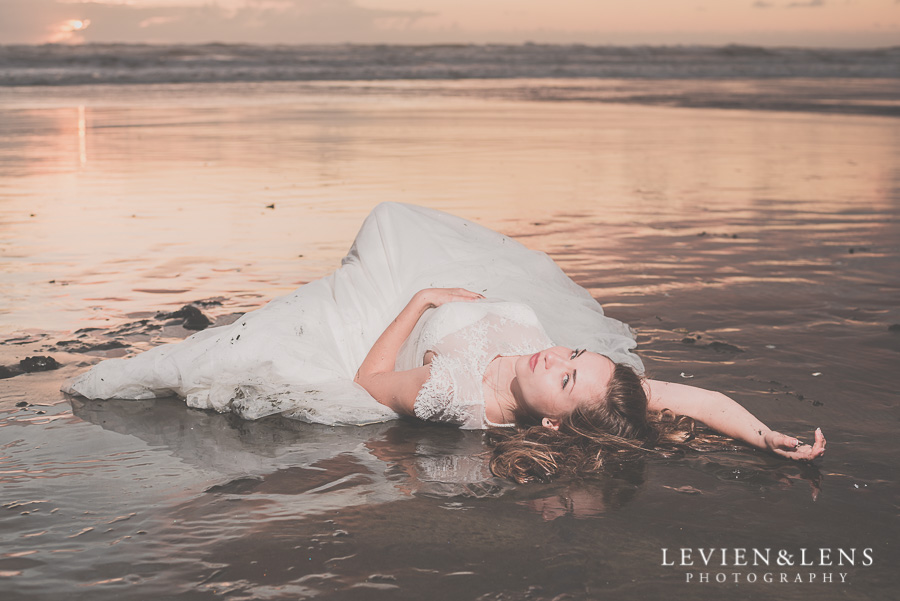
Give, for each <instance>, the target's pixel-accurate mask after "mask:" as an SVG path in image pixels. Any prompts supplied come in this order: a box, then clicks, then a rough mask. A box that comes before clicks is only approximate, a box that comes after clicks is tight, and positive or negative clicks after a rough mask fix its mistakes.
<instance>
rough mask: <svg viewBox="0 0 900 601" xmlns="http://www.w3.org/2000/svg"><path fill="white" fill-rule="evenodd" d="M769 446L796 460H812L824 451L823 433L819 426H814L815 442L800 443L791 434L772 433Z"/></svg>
mask: <svg viewBox="0 0 900 601" xmlns="http://www.w3.org/2000/svg"><path fill="white" fill-rule="evenodd" d="M771 441H772V442H771V446H770V448H771V449H772V451H774V452H775V453H776V454H778V455H781V456H782V457H787V458H789V459H796V460H798V461H812V460H813V459H816V458H817V457H821V456H822V455H823V454H824V453H825V435H824V434H822V430H821V429H820V428H816V433H815V442H813V444H811V445H809V444H802V443H801V442H800V441H799V440H797V439H796V438H794V437H793V436H786V435H784V434H781V433H774V436H773V438H772V439H771Z"/></svg>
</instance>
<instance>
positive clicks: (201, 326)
mask: <svg viewBox="0 0 900 601" xmlns="http://www.w3.org/2000/svg"><path fill="white" fill-rule="evenodd" d="M156 317H157V318H160V319H171V318H175V319H183V320H184V322H183V323H182V324H181V326H182V327H183V328H184V329H185V330H205V329H206V328H208V327H209V326H210V325H212V321H210V319H209V318H208V317H207V316H206V315H204V314H203V312H202V311H200V309H198V308H197V307H195V306H194V305H185V306H183V307H182V308H180V309H178V310H177V311H175V312H174V313H160V314H159V315H157V316H156Z"/></svg>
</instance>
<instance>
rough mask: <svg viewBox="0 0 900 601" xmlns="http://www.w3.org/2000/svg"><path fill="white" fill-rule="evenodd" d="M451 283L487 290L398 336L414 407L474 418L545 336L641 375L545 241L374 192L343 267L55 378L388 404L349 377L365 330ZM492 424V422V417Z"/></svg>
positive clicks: (221, 398) (279, 399) (208, 399)
mask: <svg viewBox="0 0 900 601" xmlns="http://www.w3.org/2000/svg"><path fill="white" fill-rule="evenodd" d="M435 287H461V288H466V289H469V290H472V291H475V292H480V293H482V294H483V295H484V296H485V297H487V300H484V301H477V302H466V303H449V304H446V305H443V306H442V307H439V308H437V309H430V310H428V311H426V313H425V315H423V317H422V318H421V319H420V320H419V322H418V323H417V324H416V327H415V329H414V331H413V332H412V334H411V335H410V336H409V338H408V339H407V341H406V343H405V344H404V345H403V347H402V348H401V350H400V352H399V354H398V357H397V362H396V368H397V369H398V370H403V369H412V368H414V367H419V366H422V365H423V360H424V357H425V354H426V353H427V352H428V351H433V359H432V361H431V375H430V377H429V379H428V381H427V382H426V383H425V385H424V386H423V387H422V389H421V390H420V392H419V395H418V397H417V399H416V404H415V412H416V415H417V416H418V417H420V418H422V419H426V420H433V421H444V422H450V423H455V424H458V425H459V426H460V427H463V428H484V427H488V426H490V425H496V424H491V423H490V422H488V421H487V419H486V418H485V415H484V397H483V393H482V377H483V374H484V371H485V369H486V367H487V365H488V363H489V362H490V361H491V360H492V359H493V358H494V357H496V356H497V355H519V354H531V353H534V352H537V351H539V350H542V349H544V348H547V347H549V346H553V345H561V346H567V347H571V348H585V349H588V350H590V351H594V352H598V353H602V354H604V355H606V356H607V357H609V358H610V359H612V360H613V361H615V362H617V363H625V364H628V365H630V366H631V367H632V368H634V369H635V370H636V371H638V372H639V373H641V372H643V366H642V364H641V361H640V359H639V358H638V357H637V355H635V354H633V353H632V352H631V349H632V348H634V346H635V341H634V337H633V335H632V333H631V331H630V329H629V328H628V326H627V325H625V324H623V323H621V322H619V321H616V320H614V319H611V318H608V317H606V316H604V315H603V309H602V308H601V306H600V304H599V303H598V302H597V301H596V300H594V299H593V298H592V297H591V295H590V294H589V293H588V292H587V291H586V290H585V289H583V288H581V287H580V286H578V285H577V284H575V283H574V282H573V281H572V280H571V279H570V278H569V277H568V276H566V275H565V274H564V273H563V272H562V270H560V269H559V267H558V266H557V265H556V264H555V263H554V262H553V261H552V260H551V259H550V258H549V257H548V256H547V255H546V254H544V253H542V252H538V251H532V250H529V249H527V248H525V247H524V246H523V245H521V244H519V243H518V242H516V241H515V240H512V239H511V238H508V237H506V236H504V235H502V234H499V233H497V232H494V231H492V230H489V229H487V228H485V227H482V226H480V225H477V224H475V223H472V222H470V221H466V220H464V219H461V218H459V217H454V216H452V215H448V214H446V213H442V212H440V211H435V210H432V209H426V208H423V207H418V206H413V205H406V204H399V203H382V204H380V205H378V206H377V207H375V209H374V210H373V211H372V212H371V213H370V214H369V216H368V217H367V218H366V220H365V222H364V223H363V225H362V227H361V228H360V231H359V234H357V237H356V240H355V241H354V242H353V246H352V247H351V249H350V252H349V253H348V254H347V256H346V257H344V259H343V261H342V265H341V267H340V268H339V269H338V270H336V271H334V272H333V273H331V274H330V275H328V276H326V277H324V278H322V279H319V280H316V281H313V282H310V283H309V284H305V285H303V286H301V287H300V288H298V289H297V290H295V291H294V292H293V293H291V294H289V295H287V296H284V297H282V298H278V299H275V300H273V301H271V302H270V303H269V304H267V305H266V306H264V307H262V308H260V309H257V310H255V311H251V312H250V313H247V314H246V315H244V316H243V317H241V318H240V319H238V320H237V321H235V322H234V323H233V324H231V325H228V326H221V327H215V328H210V329H207V330H204V331H202V332H199V333H197V334H194V335H193V336H191V337H189V338H187V339H186V340H184V341H182V342H179V343H175V344H167V345H163V346H159V347H157V348H154V349H152V350H150V351H147V352H145V353H142V354H140V355H137V356H135V357H132V358H128V359H108V360H106V361H103V362H101V363H99V364H97V365H95V366H94V367H93V368H91V369H90V370H89V371H88V372H86V373H84V374H81V375H80V376H78V377H76V378H74V379H73V380H71V381H69V382H67V383H66V384H65V385H64V386H63V391H64V392H67V393H70V394H78V395H82V396H85V397H88V398H92V399H110V398H123V399H148V398H155V397H161V396H169V395H173V394H176V395H179V396H181V397H184V398H185V400H186V402H187V404H188V405H189V406H191V407H197V408H203V409H215V410H217V411H233V412H235V413H237V414H239V415H241V416H242V417H245V418H247V419H257V418H260V417H263V416H266V415H271V414H275V413H280V414H282V415H285V416H287V417H292V418H297V419H301V420H305V421H309V422H313V423H321V424H330V425H338V424H363V423H369V422H378V421H386V420H389V419H393V418H395V417H397V415H396V414H395V413H394V412H393V411H391V410H390V409H388V408H387V407H385V406H384V405H381V404H380V403H378V402H377V401H375V399H373V398H372V397H371V396H370V395H369V394H368V393H367V392H366V391H365V390H364V389H363V388H362V387H360V386H359V385H357V384H355V383H354V382H353V377H354V375H355V374H356V371H357V369H358V368H359V366H360V364H361V363H362V362H363V360H364V359H365V357H366V354H367V353H368V351H369V349H370V348H371V346H372V344H374V342H375V340H376V339H377V338H378V336H380V335H381V333H382V332H383V331H384V329H385V328H386V327H387V326H388V324H389V323H390V322H391V321H392V320H393V319H394V317H396V316H397V314H398V313H399V312H400V310H401V309H402V308H403V307H404V306H405V305H406V303H407V302H408V301H409V299H410V298H412V296H413V294H415V293H416V292H417V291H418V290H421V289H423V288H435ZM499 425H502V424H499Z"/></svg>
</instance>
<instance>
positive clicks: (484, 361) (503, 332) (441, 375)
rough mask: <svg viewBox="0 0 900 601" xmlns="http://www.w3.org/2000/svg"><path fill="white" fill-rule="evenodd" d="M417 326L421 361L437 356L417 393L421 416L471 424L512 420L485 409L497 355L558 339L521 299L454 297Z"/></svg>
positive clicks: (478, 426) (475, 426)
mask: <svg viewBox="0 0 900 601" xmlns="http://www.w3.org/2000/svg"><path fill="white" fill-rule="evenodd" d="M417 330H418V332H416V331H414V332H413V334H414V335H416V338H415V339H414V340H415V344H414V350H412V352H414V353H416V355H415V356H416V358H417V363H418V364H419V365H422V364H423V363H424V357H425V354H426V353H427V352H428V351H431V352H433V353H434V356H433V359H432V361H431V374H430V376H429V378H428V380H426V382H425V384H424V385H423V386H422V388H421V389H420V390H419V394H418V395H417V396H416V402H415V413H416V417H418V418H420V419H423V420H429V421H436V422H447V423H452V424H457V425H459V426H460V427H461V428H466V429H482V428H487V427H490V426H508V425H512V424H494V423H492V422H491V421H490V420H488V419H487V416H486V415H485V401H484V386H485V385H486V384H484V383H483V378H484V373H485V370H486V369H487V367H488V364H490V362H491V361H492V360H493V359H494V358H495V357H497V356H498V355H507V356H509V355H526V354H531V353H535V352H537V351H540V350H543V349H545V348H548V347H550V346H552V344H553V343H552V342H551V341H550V339H549V338H548V337H547V334H546V333H545V332H544V329H543V327H541V324H540V322H539V321H538V319H537V316H536V315H535V314H534V311H533V310H532V309H531V308H530V307H528V306H527V305H522V304H518V303H507V302H493V301H483V302H475V303H449V304H446V305H443V306H441V307H439V308H438V309H436V310H434V311H433V312H432V314H430V315H428V314H426V315H425V316H423V319H422V320H420V324H419V326H418V327H417ZM409 351H410V349H407V352H409ZM401 352H402V351H401ZM410 367H413V366H410Z"/></svg>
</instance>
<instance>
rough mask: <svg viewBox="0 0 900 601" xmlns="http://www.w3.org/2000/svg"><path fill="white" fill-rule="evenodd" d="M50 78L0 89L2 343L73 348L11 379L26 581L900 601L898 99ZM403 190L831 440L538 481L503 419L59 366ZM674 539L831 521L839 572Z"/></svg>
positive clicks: (720, 540) (139, 594)
mask: <svg viewBox="0 0 900 601" xmlns="http://www.w3.org/2000/svg"><path fill="white" fill-rule="evenodd" d="M153 90H156V91H155V92H153ZM172 90H177V93H175V92H173V91H172ZM151 92H153V93H151ZM33 94H34V97H33V98H31V99H30V100H29V98H27V97H25V99H24V100H23V99H22V98H23V96H22V94H17V96H16V98H15V99H11V98H10V97H4V96H0V257H2V265H3V266H2V272H0V278H2V287H3V294H2V296H0V303H2V304H0V365H4V366H8V367H10V368H13V369H18V366H19V361H21V360H23V359H25V358H26V357H34V356H50V357H53V358H54V359H55V360H56V361H58V362H59V363H60V364H62V367H61V368H60V369H57V370H53V371H45V372H35V373H22V374H20V375H15V376H14V377H10V378H6V379H0V426H2V427H0V448H2V453H0V483H2V491H3V499H2V503H0V505H2V509H3V511H2V512H0V533H2V538H3V541H4V543H3V548H2V550H0V591H2V592H3V598H4V599H29V600H31V599H45V598H63V597H64V598H71V599H92V600H93V599H106V598H109V599H145V598H160V599H167V598H172V599H212V598H219V597H225V596H227V597H229V598H235V599H251V598H273V599H276V598H291V599H297V598H308V597H313V596H314V597H317V598H323V599H356V598H359V599H380V598H384V599H420V598H425V597H428V598H434V599H448V600H450V599H452V600H456V599H507V600H508V599H513V600H518V599H522V600H524V599H547V600H550V599H554V598H557V597H558V596H559V595H562V594H568V595H570V596H571V597H560V598H561V599H565V598H572V599H599V598H607V597H611V596H615V597H618V598H623V599H644V598H656V597H660V596H663V595H665V596H666V597H670V598H675V599H697V598H700V599H706V598H708V599H751V598H752V599H760V598H773V599H774V598H778V599H788V600H790V599H806V598H810V597H813V596H816V597H817V598H819V599H889V598H892V597H893V591H894V588H895V586H896V585H897V577H896V575H895V573H894V569H893V568H894V566H895V565H896V564H897V560H898V555H897V551H896V548H895V541H896V540H897V528H896V505H897V502H898V485H897V478H896V471H895V464H896V457H897V455H898V450H900V449H898V446H900V445H898V443H897V440H896V436H895V431H896V424H897V418H898V414H897V409H896V402H895V401H896V394H897V390H898V384H900V378H898V376H897V374H896V365H897V359H898V352H900V332H898V331H897V330H898V329H900V328H897V327H895V328H893V329H892V328H891V326H893V325H894V324H898V323H900V309H898V307H900V285H898V284H900V281H898V275H897V274H898V273H900V260H898V256H900V253H898V243H897V241H898V240H900V227H898V215H900V185H898V169H897V165H898V164H900V160H898V158H900V136H898V133H900V121H898V120H896V119H889V118H882V117H858V116H841V115H818V114H804V113H799V114H788V113H778V112H766V113H761V112H750V111H722V110H705V109H667V108H650V107H634V106H619V105H603V106H599V105H590V104H582V103H552V102H547V103H524V102H507V101H484V100H482V101H470V100H465V99H447V98H431V97H422V98H399V97H398V98H392V97H383V96H378V97H358V96H353V95H346V96H335V97H333V98H328V99H324V100H323V99H322V98H320V97H316V98H302V97H298V98H292V97H285V96H284V95H282V94H267V92H266V89H265V86H261V87H260V88H259V89H257V90H255V94H253V95H249V94H247V93H246V90H243V89H241V87H240V86H227V85H221V86H216V87H215V91H214V92H212V91H210V89H208V88H204V87H202V86H200V87H196V88H193V87H190V86H182V87H169V88H165V89H156V88H153V87H152V86H151V87H143V88H142V87H134V88H129V87H127V86H121V87H117V88H115V92H110V91H109V90H104V89H102V88H101V87H97V88H93V89H92V88H83V89H80V91H78V92H77V93H76V94H75V97H76V99H75V100H73V101H69V100H62V99H55V100H52V101H48V100H46V99H43V100H42V96H41V94H40V93H39V90H35V91H33ZM154 94H155V95H154ZM26 96H27V95H26ZM383 200H399V201H404V202H415V203H419V204H423V205H426V206H430V207H435V208H439V209H443V210H448V211H450V212H454V213H456V214H459V215H462V216H464V217H467V218H470V219H475V220H477V221H479V222H480V223H483V224H485V225H487V226H489V227H493V228H495V229H499V230H501V231H503V232H504V233H507V234H510V235H513V236H516V237H517V238H518V239H520V240H522V241H523V242H524V243H525V244H526V245H528V246H530V247H532V248H538V249H541V250H545V251H547V252H548V253H550V254H551V255H552V256H553V257H554V258H555V259H556V260H557V261H558V262H559V263H560V264H561V265H562V266H563V268H564V269H565V270H566V271H567V273H569V274H570V275H572V277H573V278H574V279H575V280H576V281H577V282H578V283H580V284H582V285H583V286H585V287H587V288H588V289H589V290H591V292H592V293H593V294H594V296H595V297H596V298H597V299H598V300H600V301H601V302H602V303H603V304H604V306H605V307H606V309H607V313H608V314H609V315H611V316H613V317H616V318H618V319H621V320H623V321H626V322H628V323H630V324H631V325H632V326H633V327H635V328H636V330H637V331H638V334H639V344H640V346H639V351H640V353H641V355H642V356H643V357H644V359H645V362H646V363H647V366H648V369H649V371H650V373H651V374H652V375H653V376H654V377H657V378H660V379H672V380H675V381H684V382H688V383H690V384H695V385H698V386H702V387H706V388H713V389H718V390H722V391H723V392H726V393H728V394H730V395H732V396H734V398H736V399H737V400H738V401H740V402H741V403H742V404H744V405H745V406H746V407H748V408H750V409H751V410H752V411H753V412H754V413H756V414H757V415H758V416H759V417H760V418H761V419H762V420H763V421H765V422H766V423H768V424H769V425H770V426H772V427H774V428H778V429H781V430H783V431H786V432H790V433H793V434H798V435H800V436H801V437H805V438H807V439H809V438H811V436H812V430H813V428H814V427H816V426H821V427H822V428H823V430H824V431H825V433H826V435H827V436H828V440H829V442H828V452H827V454H826V456H825V457H824V459H823V460H821V461H819V462H817V463H816V464H815V465H805V464H798V463H791V462H787V461H783V460H780V459H778V458H775V457H773V456H768V455H766V454H763V453H760V452H756V451H754V450H750V449H746V448H743V447H738V448H735V449H733V450H728V451H715V452H710V453H696V454H690V455H688V456H685V457H680V458H674V459H653V458H650V459H647V460H646V461H643V462H638V463H635V464H632V465H628V466H626V467H624V468H621V469H617V470H614V471H611V472H610V473H607V474H602V475H599V476H598V477H596V478H593V479H590V480H587V481H582V482H565V481H564V482H556V483H551V484H546V485H537V486H513V485H511V484H508V483H504V482H502V481H499V480H496V479H493V478H491V477H490V475H489V473H488V472H487V470H486V465H485V461H486V458H487V455H486V453H485V449H486V447H485V446H484V443H483V440H482V435H481V433H478V432H460V431H456V430H453V429H448V428H441V427H437V426H428V425H420V424H414V423H411V422H394V423H389V424H381V425H373V426H367V427H363V428H337V429H334V428H326V427H321V426H311V425H308V424H302V423H297V422H290V421H288V420H281V419H266V420H262V421H260V422H243V421H241V420H238V419H235V418H233V417H231V416H226V415H217V414H213V413H207V412H201V411H195V410H188V409H187V408H185V407H184V405H183V404H182V403H181V402H180V401H177V400H162V401H154V402H125V401H112V402H91V401H85V400H83V399H82V400H78V399H69V398H64V397H63V395H62V394H61V393H59V392H58V388H59V384H60V382H61V381H62V380H63V379H65V378H67V377H70V376H71V375H73V374H75V373H78V372H80V371H81V370H83V369H85V367H86V366H88V365H90V364H92V363H93V362H95V361H97V360H99V359H100V358H102V357H111V356H122V355H125V354H128V353H132V352H136V351H139V350H142V349H146V348H149V347H151V346H153V345H156V344H159V343H162V342H165V341H171V340H177V339H179V338H181V337H184V336H186V335H188V334H189V333H190V330H187V329H185V328H184V327H183V325H184V318H183V317H172V316H167V315H165V314H167V313H168V314H171V313H172V312H175V311H177V310H178V309H180V308H181V307H183V306H184V305H186V304H189V303H192V302H195V301H204V302H203V303H199V304H198V305H197V306H198V307H199V309H200V310H201V311H202V312H203V314H204V315H206V316H208V317H209V318H210V319H211V320H213V321H215V322H217V323H225V322H227V321H229V320H231V319H234V316H235V315H236V314H239V313H241V312H243V311H246V310H249V309H252V308H253V307H256V306H259V305H261V304H263V303H264V302H266V301H267V300H268V299H271V298H273V297H275V296H278V295H280V294H283V293H285V292H287V291H289V290H291V289H293V288H294V287H295V286H297V285H299V284H301V283H303V282H306V281H309V280H311V279H313V278H315V277H317V276H319V275H322V274H324V273H326V272H327V271H328V270H330V269H332V268H334V267H336V266H337V265H338V263H339V261H340V258H341V256H342V255H343V254H344V253H345V252H346V250H347V248H348V247H349V244H350V242H351V241H352V238H353V235H354V233H355V231H356V228H357V227H358V226H359V224H360V223H361V221H362V218H363V217H364V216H365V214H366V213H367V212H368V211H369V209H370V208H371V207H372V206H374V205H375V204H377V203H378V202H381V201H383ZM20 405H21V406H20ZM682 547H685V548H692V549H695V550H696V549H698V548H704V549H708V548H716V549H720V548H727V549H734V548H747V549H765V548H771V549H772V550H773V551H772V553H773V559H774V557H775V555H774V554H775V553H776V552H777V551H778V550H786V551H787V552H788V553H790V554H792V555H793V556H794V557H795V559H796V558H799V555H800V553H801V551H800V550H801V549H804V548H805V549H807V553H813V552H815V553H818V552H819V551H818V550H819V549H820V548H826V549H832V550H833V557H832V560H833V562H834V565H832V566H820V565H818V564H817V565H816V566H813V567H809V566H800V565H799V564H798V562H797V561H795V562H794V565H776V563H775V561H774V560H773V561H772V565H771V566H768V567H766V566H753V565H750V566H741V567H734V566H733V565H730V564H729V565H727V566H721V565H720V563H721V562H720V561H719V559H720V558H718V557H717V559H716V560H715V562H714V563H713V564H712V565H710V567H709V568H703V567H700V566H699V563H700V562H699V561H698V560H697V553H696V551H695V553H694V560H695V564H697V565H694V566H692V567H691V566H680V565H676V566H668V565H663V563H664V559H665V558H664V556H663V554H662V549H663V548H666V549H668V550H669V551H668V553H669V555H668V556H667V557H668V559H669V560H671V559H672V558H673V556H675V555H673V554H677V553H678V551H677V550H678V549H679V548H682ZM838 549H843V550H845V551H847V552H849V551H850V550H851V549H856V551H855V565H847V562H845V565H844V566H838V565H837V557H838ZM865 549H872V551H871V554H872V556H873V557H874V562H873V563H872V565H864V563H865V561H864V559H863V555H862V553H863V550H865ZM731 559H733V557H729V560H731ZM816 559H817V561H818V556H816ZM703 573H706V574H708V576H707V577H708V578H709V579H710V582H707V583H703V582H698V581H699V580H700V579H701V578H702V576H701V574H703ZM767 573H771V574H773V575H774V576H773V578H774V582H765V580H764V579H765V574H767ZM718 574H725V575H726V576H725V578H726V582H724V583H717V582H716V581H715V580H716V577H717V575H718ZM734 574H737V576H734ZM751 574H752V575H754V576H751ZM781 574H787V575H788V576H787V578H788V580H789V582H780V580H781V578H782V577H781ZM810 574H816V576H815V577H814V579H813V582H810V579H811V577H810ZM824 574H831V576H830V580H831V582H823V580H824V579H825V578H826V577H825V576H824ZM841 574H844V581H842V578H841ZM751 577H753V578H756V579H757V581H756V582H749V580H750V578H751ZM798 577H799V578H800V580H797V578H798ZM688 578H691V579H692V580H691V581H690V582H688ZM735 578H737V582H735Z"/></svg>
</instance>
